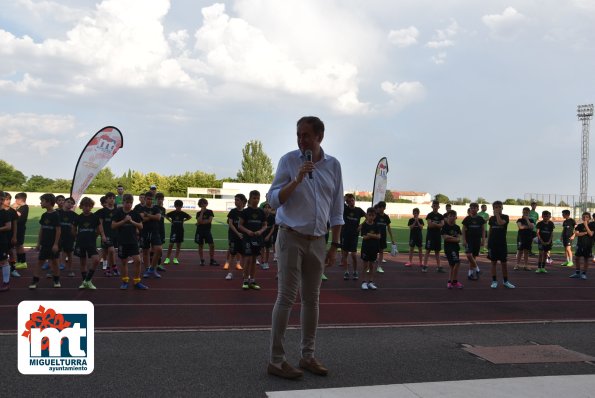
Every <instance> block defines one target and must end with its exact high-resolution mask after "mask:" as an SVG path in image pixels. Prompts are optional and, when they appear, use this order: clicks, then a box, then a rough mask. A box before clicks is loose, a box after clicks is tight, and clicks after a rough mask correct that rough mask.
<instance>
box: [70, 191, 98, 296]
mask: <svg viewBox="0 0 595 398" xmlns="http://www.w3.org/2000/svg"><path fill="white" fill-rule="evenodd" d="M94 206H95V202H94V201H93V200H92V199H91V198H89V197H86V196H85V197H84V198H83V199H81V203H80V204H79V208H80V209H81V210H82V211H83V212H82V213H81V214H79V215H77V217H76V218H75V220H74V236H75V242H76V243H75V245H74V254H75V255H76V256H77V257H78V258H79V259H80V263H81V276H82V278H83V281H82V283H81V285H80V286H79V289H90V290H95V289H96V287H95V285H93V282H91V280H92V279H93V274H95V270H96V269H97V266H98V265H99V254H98V253H97V235H99V234H100V230H101V229H102V225H101V222H100V221H99V216H98V215H97V213H93V212H92V210H93V207H94ZM87 259H89V260H90V262H91V265H90V266H89V267H88V268H87Z"/></svg>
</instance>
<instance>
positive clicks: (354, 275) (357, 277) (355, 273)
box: [352, 271, 359, 281]
mask: <svg viewBox="0 0 595 398" xmlns="http://www.w3.org/2000/svg"><path fill="white" fill-rule="evenodd" d="M352 279H353V280H354V281H356V280H358V279H359V274H358V273H357V271H355V272H354V273H353V277H352Z"/></svg>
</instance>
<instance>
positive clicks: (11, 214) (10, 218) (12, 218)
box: [2, 207, 19, 243]
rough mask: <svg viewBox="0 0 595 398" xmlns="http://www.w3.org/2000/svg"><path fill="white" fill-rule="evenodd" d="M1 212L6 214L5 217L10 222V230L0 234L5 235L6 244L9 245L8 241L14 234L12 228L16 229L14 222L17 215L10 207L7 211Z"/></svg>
mask: <svg viewBox="0 0 595 398" xmlns="http://www.w3.org/2000/svg"><path fill="white" fill-rule="evenodd" d="M3 211H4V212H5V213H6V217H7V218H8V221H9V222H10V230H8V231H5V232H2V234H5V235H6V239H7V242H8V243H10V240H11V239H12V234H13V233H14V231H13V228H15V227H16V223H15V221H17V219H18V218H19V215H18V214H17V212H16V210H15V209H13V208H12V207H9V208H8V209H3Z"/></svg>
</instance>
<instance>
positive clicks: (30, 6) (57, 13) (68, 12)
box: [17, 0, 85, 22]
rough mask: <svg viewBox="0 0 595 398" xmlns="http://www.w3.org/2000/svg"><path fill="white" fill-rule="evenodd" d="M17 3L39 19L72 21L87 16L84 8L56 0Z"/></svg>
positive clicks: (18, 1)
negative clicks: (76, 7) (56, 0)
mask: <svg viewBox="0 0 595 398" xmlns="http://www.w3.org/2000/svg"><path fill="white" fill-rule="evenodd" d="M17 3H18V4H19V5H21V6H23V7H25V8H26V9H27V10H29V12H30V15H32V16H33V17H35V18H37V19H47V18H53V19H55V20H56V21H60V22H72V21H78V20H80V19H81V18H83V17H84V16H85V15H84V11H83V10H79V9H75V8H71V7H67V6H65V5H63V4H60V3H57V2H55V1H47V0H44V1H32V0H17Z"/></svg>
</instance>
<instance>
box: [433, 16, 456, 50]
mask: <svg viewBox="0 0 595 398" xmlns="http://www.w3.org/2000/svg"><path fill="white" fill-rule="evenodd" d="M458 33H459V24H458V23H457V21H454V20H453V21H452V22H451V23H450V25H448V26H447V27H446V28H444V29H436V34H435V35H434V36H433V37H432V40H430V41H428V42H427V43H426V47H429V48H445V47H452V46H454V45H455V42H454V40H453V39H454V38H455V37H456V35H457V34H458Z"/></svg>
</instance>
